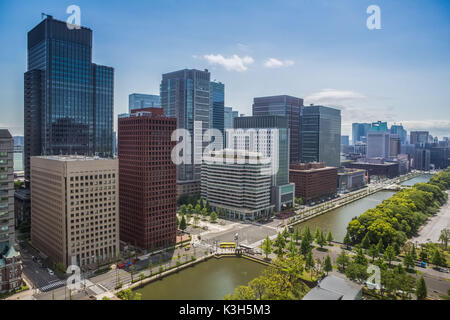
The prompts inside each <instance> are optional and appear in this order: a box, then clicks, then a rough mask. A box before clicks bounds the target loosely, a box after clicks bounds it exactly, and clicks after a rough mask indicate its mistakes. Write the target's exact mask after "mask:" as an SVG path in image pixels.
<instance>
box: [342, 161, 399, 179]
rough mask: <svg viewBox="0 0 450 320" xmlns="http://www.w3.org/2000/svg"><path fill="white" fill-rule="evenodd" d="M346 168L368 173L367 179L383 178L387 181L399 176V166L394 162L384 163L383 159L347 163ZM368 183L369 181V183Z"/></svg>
mask: <svg viewBox="0 0 450 320" xmlns="http://www.w3.org/2000/svg"><path fill="white" fill-rule="evenodd" d="M345 166H346V167H347V168H351V169H363V170H366V171H367V172H368V175H369V179H372V178H374V177H379V178H381V177H385V178H388V179H393V178H396V177H398V176H399V174H400V173H399V170H400V169H399V164H398V163H394V162H385V161H384V160H383V159H378V160H377V161H374V160H373V161H372V162H368V161H364V160H361V161H356V162H348V163H346V165H345ZM369 183H370V181H369Z"/></svg>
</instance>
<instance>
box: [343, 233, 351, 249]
mask: <svg viewBox="0 0 450 320" xmlns="http://www.w3.org/2000/svg"><path fill="white" fill-rule="evenodd" d="M351 244H352V241H351V239H350V235H349V234H348V232H347V233H346V234H345V237H344V245H345V246H346V247H347V250H348V249H349V247H350V245H351Z"/></svg>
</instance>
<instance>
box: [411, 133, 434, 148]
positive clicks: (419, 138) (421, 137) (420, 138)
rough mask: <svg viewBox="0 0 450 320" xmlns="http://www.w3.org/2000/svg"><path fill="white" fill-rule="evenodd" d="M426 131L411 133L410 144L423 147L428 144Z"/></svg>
mask: <svg viewBox="0 0 450 320" xmlns="http://www.w3.org/2000/svg"><path fill="white" fill-rule="evenodd" d="M429 135H430V134H429V132H428V131H411V133H410V144H413V145H425V144H426V143H427V142H428V137H429Z"/></svg>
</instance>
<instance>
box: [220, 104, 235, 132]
mask: <svg viewBox="0 0 450 320" xmlns="http://www.w3.org/2000/svg"><path fill="white" fill-rule="evenodd" d="M238 117H239V111H233V108H232V107H225V108H224V122H223V123H224V126H223V127H224V129H232V128H233V125H234V118H238Z"/></svg>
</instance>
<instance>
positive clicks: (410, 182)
mask: <svg viewBox="0 0 450 320" xmlns="http://www.w3.org/2000/svg"><path fill="white" fill-rule="evenodd" d="M432 176H433V175H431V174H424V175H421V176H418V177H415V178H412V179H411V180H407V181H405V182H403V183H401V185H402V186H408V187H412V186H413V185H415V184H416V183H423V182H429V181H430V179H431V177H432Z"/></svg>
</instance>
